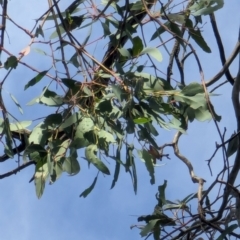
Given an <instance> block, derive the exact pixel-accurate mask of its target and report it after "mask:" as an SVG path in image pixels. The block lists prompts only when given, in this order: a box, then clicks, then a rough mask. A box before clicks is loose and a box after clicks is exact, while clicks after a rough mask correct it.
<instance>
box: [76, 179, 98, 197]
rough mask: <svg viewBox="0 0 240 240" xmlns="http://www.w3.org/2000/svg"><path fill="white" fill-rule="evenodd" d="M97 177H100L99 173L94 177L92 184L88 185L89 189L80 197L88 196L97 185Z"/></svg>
mask: <svg viewBox="0 0 240 240" xmlns="http://www.w3.org/2000/svg"><path fill="white" fill-rule="evenodd" d="M97 178H98V174H97V176H96V177H95V178H94V180H93V182H92V184H91V185H90V187H88V188H87V189H85V190H84V191H83V192H82V193H81V194H80V196H79V197H84V198H85V197H87V196H88V194H89V193H91V192H92V190H93V189H94V187H95V185H96V182H97Z"/></svg>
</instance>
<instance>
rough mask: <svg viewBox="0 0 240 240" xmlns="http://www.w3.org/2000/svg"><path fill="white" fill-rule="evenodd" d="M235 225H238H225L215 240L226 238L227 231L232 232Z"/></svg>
mask: <svg viewBox="0 0 240 240" xmlns="http://www.w3.org/2000/svg"><path fill="white" fill-rule="evenodd" d="M237 227H238V225H237V224H233V225H231V226H229V227H227V228H226V229H225V230H224V231H223V232H222V233H221V235H220V236H219V237H218V238H217V239H216V240H224V239H226V236H227V235H228V234H229V233H232V232H233V230H234V229H236V228H237Z"/></svg>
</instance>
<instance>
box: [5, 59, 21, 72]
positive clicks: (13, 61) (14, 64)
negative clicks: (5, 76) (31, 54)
mask: <svg viewBox="0 0 240 240" xmlns="http://www.w3.org/2000/svg"><path fill="white" fill-rule="evenodd" d="M17 65H18V60H17V58H16V57H15V56H10V57H9V58H8V59H7V61H6V62H5V63H4V68H5V69H7V70H8V69H9V68H14V69H16V68H17Z"/></svg>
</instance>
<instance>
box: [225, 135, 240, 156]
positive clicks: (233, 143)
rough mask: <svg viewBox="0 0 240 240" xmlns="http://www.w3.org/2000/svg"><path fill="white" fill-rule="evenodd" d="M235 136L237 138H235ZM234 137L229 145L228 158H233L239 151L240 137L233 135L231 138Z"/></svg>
mask: <svg viewBox="0 0 240 240" xmlns="http://www.w3.org/2000/svg"><path fill="white" fill-rule="evenodd" d="M234 136H235V137H234ZM232 137H234V138H233V139H232V140H231V141H230V142H229V143H228V147H227V157H230V156H232V155H233V154H234V153H235V152H236V151H237V149H238V146H239V143H238V136H237V135H236V133H233V134H232V135H231V138H232Z"/></svg>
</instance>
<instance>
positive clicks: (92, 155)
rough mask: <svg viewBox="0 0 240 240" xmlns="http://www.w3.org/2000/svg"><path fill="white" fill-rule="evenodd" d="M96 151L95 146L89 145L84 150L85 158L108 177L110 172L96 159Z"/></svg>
mask: <svg viewBox="0 0 240 240" xmlns="http://www.w3.org/2000/svg"><path fill="white" fill-rule="evenodd" d="M97 151H98V147H97V145H94V144H91V145H89V146H88V147H86V148H85V157H86V159H87V160H88V161H89V162H90V163H92V164H93V165H94V166H95V167H96V168H97V169H98V170H99V171H101V172H103V173H104V174H107V175H110V171H109V170H108V168H107V167H106V165H105V164H104V163H103V162H102V161H101V160H100V159H99V158H98V157H97V155H96V153H97Z"/></svg>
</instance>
